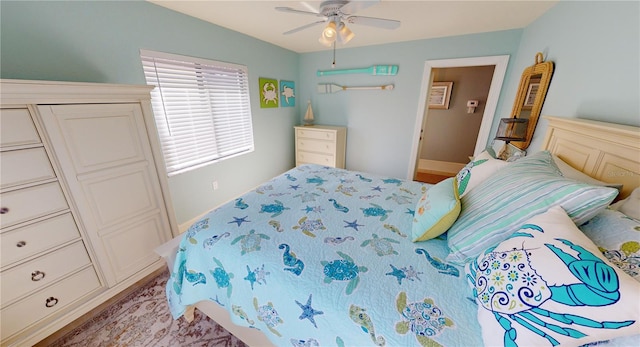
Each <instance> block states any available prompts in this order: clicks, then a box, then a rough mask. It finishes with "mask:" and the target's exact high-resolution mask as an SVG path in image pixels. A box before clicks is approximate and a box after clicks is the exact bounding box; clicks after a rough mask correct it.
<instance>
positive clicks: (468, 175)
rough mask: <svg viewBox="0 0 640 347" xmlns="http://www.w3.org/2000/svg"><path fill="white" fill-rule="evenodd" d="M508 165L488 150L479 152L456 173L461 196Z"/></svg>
mask: <svg viewBox="0 0 640 347" xmlns="http://www.w3.org/2000/svg"><path fill="white" fill-rule="evenodd" d="M506 165H508V164H507V162H505V161H502V160H499V159H495V158H494V157H492V156H491V154H490V153H489V152H487V151H484V152H482V153H480V154H478V155H477V156H476V157H475V158H473V160H472V161H471V162H469V163H468V164H467V165H466V166H465V167H464V168H462V170H460V172H458V175H456V181H457V186H458V195H459V196H460V198H462V197H463V196H465V195H466V194H467V193H468V192H469V191H471V189H473V187H475V186H477V185H478V184H480V182H482V181H484V180H485V179H487V178H489V177H490V176H491V175H493V174H494V173H495V172H496V171H498V170H500V169H501V168H503V167H504V166H506Z"/></svg>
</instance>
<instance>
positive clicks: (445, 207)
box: [411, 177, 461, 242]
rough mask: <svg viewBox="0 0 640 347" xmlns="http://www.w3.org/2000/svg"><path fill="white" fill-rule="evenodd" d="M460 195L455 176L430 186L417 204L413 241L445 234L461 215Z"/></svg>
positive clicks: (412, 232)
mask: <svg viewBox="0 0 640 347" xmlns="http://www.w3.org/2000/svg"><path fill="white" fill-rule="evenodd" d="M460 209H461V205H460V197H459V196H458V189H457V187H456V186H455V179H454V178H453V177H450V178H447V179H446V180H444V181H441V182H440V183H438V184H436V185H434V186H431V187H429V189H427V191H426V192H424V194H423V195H422V198H420V200H419V201H418V204H417V205H416V210H415V213H414V216H413V226H412V228H411V237H412V238H411V240H412V241H413V242H418V241H426V240H429V239H432V238H434V237H438V236H440V235H442V234H444V232H445V231H447V230H448V229H449V228H450V227H451V226H452V225H453V223H454V222H455V221H456V219H457V218H458V215H460Z"/></svg>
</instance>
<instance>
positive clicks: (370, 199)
mask: <svg viewBox="0 0 640 347" xmlns="http://www.w3.org/2000/svg"><path fill="white" fill-rule="evenodd" d="M428 188H429V185H424V184H421V183H418V182H412V181H405V180H398V179H394V178H386V177H378V176H374V175H370V174H365V173H359V172H353V171H347V170H342V169H334V168H327V167H322V166H317V165H304V166H300V167H297V168H294V169H292V170H290V171H288V172H286V173H284V174H283V175H281V176H278V177H276V178H274V179H273V180H271V181H269V182H267V183H265V184H263V185H262V186H260V187H258V188H257V189H255V190H254V191H251V192H249V193H247V194H245V195H244V196H242V197H241V198H238V199H237V200H235V201H233V202H230V203H228V204H226V205H224V206H222V207H220V208H218V209H216V210H214V211H211V212H210V213H208V214H207V215H206V216H205V217H203V218H202V219H201V220H200V221H198V222H197V223H195V224H194V225H192V226H191V227H190V229H189V230H188V231H187V232H186V233H185V235H184V238H183V239H182V242H181V244H180V249H179V251H178V254H177V257H176V262H175V266H174V268H173V272H172V274H171V277H170V279H169V281H168V282H167V297H168V301H169V306H170V308H171V312H172V314H173V316H174V317H175V318H178V317H180V316H181V315H182V314H183V313H184V311H185V309H186V307H187V306H188V305H192V304H194V303H196V302H198V301H201V300H212V301H215V302H217V303H218V304H219V305H220V306H223V307H224V308H226V309H227V310H229V312H230V315H231V318H232V321H233V322H234V323H235V324H238V325H242V326H250V327H254V328H256V329H260V330H261V331H263V332H264V334H265V335H266V336H267V337H268V338H269V339H270V340H271V341H272V343H274V344H275V345H279V346H290V345H294V346H297V345H305V344H307V345H308V346H318V345H319V346H342V345H343V346H370V345H377V346H385V345H386V346H412V345H415V346H420V345H431V344H432V343H435V344H433V345H437V344H441V345H445V346H479V345H482V341H481V334H480V327H479V325H478V322H477V318H476V312H477V306H476V304H475V303H474V302H473V300H472V298H471V297H470V296H471V290H470V288H469V286H468V284H467V283H466V281H465V279H464V271H463V269H462V268H460V267H456V266H453V265H452V264H448V263H445V262H443V260H442V259H444V258H445V256H446V255H447V253H448V248H447V245H446V241H445V240H441V239H435V240H429V241H426V242H421V243H412V242H411V241H410V235H411V224H412V218H413V213H414V208H415V205H416V202H417V201H418V199H419V198H420V196H421V195H422V193H423V191H424V190H425V189H428Z"/></svg>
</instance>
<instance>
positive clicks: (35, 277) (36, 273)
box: [31, 270, 45, 282]
mask: <svg viewBox="0 0 640 347" xmlns="http://www.w3.org/2000/svg"><path fill="white" fill-rule="evenodd" d="M44 276H45V274H44V272H42V271H39V270H36V271H34V272H32V273H31V280H32V281H34V282H38V281H40V280H41V279H43V278H44Z"/></svg>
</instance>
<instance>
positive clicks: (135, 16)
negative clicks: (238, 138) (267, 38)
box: [0, 0, 299, 223]
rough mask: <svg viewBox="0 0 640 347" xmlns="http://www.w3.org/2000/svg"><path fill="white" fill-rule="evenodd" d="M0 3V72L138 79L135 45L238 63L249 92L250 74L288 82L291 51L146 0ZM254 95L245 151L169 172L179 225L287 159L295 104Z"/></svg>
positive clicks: (293, 76) (294, 66)
mask: <svg viewBox="0 0 640 347" xmlns="http://www.w3.org/2000/svg"><path fill="white" fill-rule="evenodd" d="M0 6H1V8H0V15H1V17H0V25H1V27H0V33H1V35H2V37H1V40H0V45H1V46H0V59H1V60H0V62H1V66H0V77H2V78H16V79H35V80H60V81H82V82H108V83H126V84H146V83H145V79H144V75H143V73H142V65H141V63H140V57H139V50H140V49H141V48H144V49H151V50H156V51H162V52H168V53H176V54H183V55H191V56H196V57H202V58H208V59H214V60H220V61H228V62H233V63H237V64H243V65H246V66H247V67H248V70H249V85H250V87H251V88H253V90H257V86H258V78H259V77H269V78H276V79H284V80H290V81H296V82H297V77H298V57H299V55H298V54H297V53H294V52H292V51H289V50H285V49H282V48H280V47H277V46H274V45H271V44H268V43H265V42H263V41H259V40H256V39H254V38H251V37H248V36H246V35H243V34H240V33H237V32H234V31H231V30H227V29H224V28H222V27H219V26H215V25H212V24H210V23H207V22H204V21H201V20H198V19H195V18H192V17H189V16H185V15H182V14H179V13H176V12H173V11H170V10H167V9H165V8H163V7H160V6H156V5H153V4H150V3H148V2H142V1H126V2H116V1H103V2H102V1H101V2H95V1H94V2H87V1H61V2H49V1H40V2H35V1H26V2H12V1H4V0H3V1H2V2H0ZM258 98H259V94H258V93H257V92H256V93H252V94H251V109H252V114H253V129H254V138H255V148H256V150H255V151H254V152H253V153H251V154H249V155H244V156H240V157H236V158H233V159H229V160H226V161H223V162H221V163H217V164H213V165H210V166H207V167H204V168H201V169H198V170H195V171H191V172H188V173H185V174H181V175H178V176H174V177H172V178H170V180H169V185H170V190H171V196H172V200H173V204H174V207H175V213H176V218H177V220H178V223H184V222H186V221H189V220H190V219H192V218H194V217H196V216H198V215H200V214H201V213H203V212H205V211H207V210H209V209H211V208H213V207H215V206H217V205H219V204H221V203H223V202H225V201H227V200H229V199H231V198H233V197H235V196H237V195H239V194H240V193H242V192H245V191H247V190H249V189H252V188H254V187H255V186H257V185H258V184H260V183H261V182H264V181H266V180H268V179H270V178H272V177H274V176H275V175H277V174H279V173H281V172H283V171H285V170H288V169H290V168H291V167H293V166H294V160H293V158H294V154H293V135H292V134H293V130H292V129H293V126H294V125H295V124H297V114H298V109H297V108H278V109H261V108H260V102H259V99H258ZM213 180H217V181H218V183H219V187H220V188H219V189H218V190H216V191H215V192H214V191H213V190H212V185H211V183H212V181H213Z"/></svg>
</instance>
